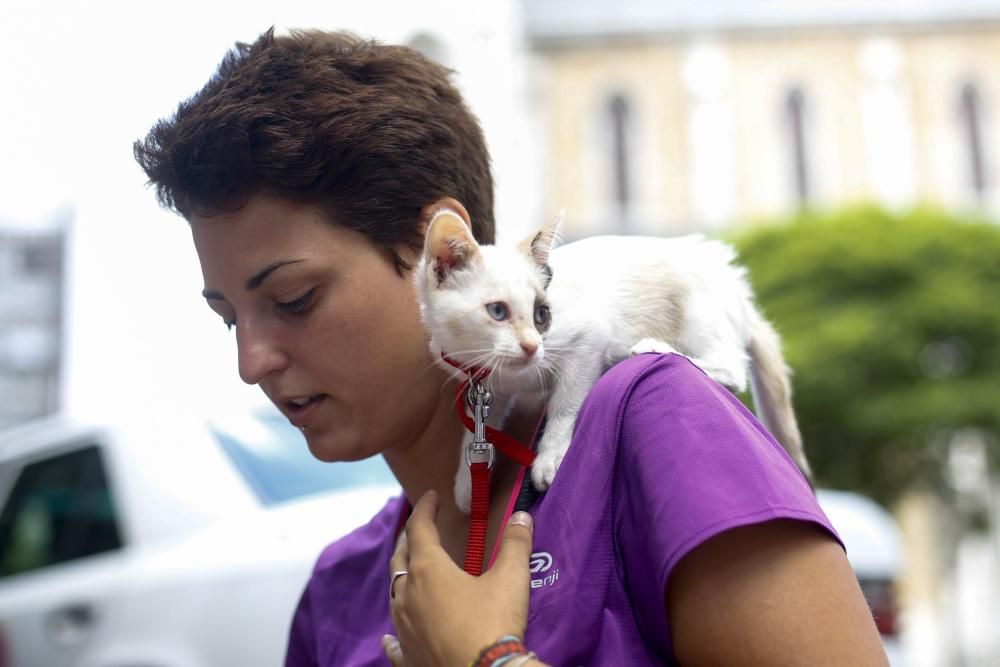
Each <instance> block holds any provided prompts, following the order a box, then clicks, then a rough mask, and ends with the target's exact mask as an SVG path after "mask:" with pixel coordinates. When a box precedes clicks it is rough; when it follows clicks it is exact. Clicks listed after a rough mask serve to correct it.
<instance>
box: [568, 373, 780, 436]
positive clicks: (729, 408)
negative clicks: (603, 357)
mask: <svg viewBox="0 0 1000 667" xmlns="http://www.w3.org/2000/svg"><path fill="white" fill-rule="evenodd" d="M719 420H735V421H737V422H745V423H749V424H752V425H753V428H755V429H756V430H757V435H759V436H762V437H766V438H770V435H769V434H767V431H766V430H764V429H763V427H762V426H760V425H759V424H757V423H756V420H755V418H754V417H753V415H752V413H750V411H749V410H747V409H746V407H745V406H744V405H743V404H742V403H741V402H740V400H739V399H738V398H737V397H736V396H734V395H733V394H732V392H730V391H729V390H728V389H726V388H725V387H724V386H722V385H721V384H719V383H718V382H716V381H715V380H713V379H712V378H710V377H709V376H708V375H706V374H705V372H704V371H703V370H701V369H700V368H698V367H697V366H696V365H695V364H694V363H692V362H691V360H690V359H688V358H687V357H685V356H683V355H681V354H640V355H636V356H634V357H630V358H629V359H626V360H624V361H622V362H620V363H618V364H616V365H614V366H612V367H611V368H610V369H609V370H608V371H607V372H606V373H605V374H604V375H603V376H601V378H600V379H599V380H598V382H597V383H596V384H595V385H594V387H593V388H592V389H591V391H590V392H589V394H588V396H587V400H586V401H585V402H584V404H583V406H582V407H581V410H580V416H579V419H578V422H581V423H585V422H589V423H590V426H591V429H593V427H594V426H596V425H598V424H600V425H603V426H605V427H606V428H607V429H611V430H613V435H614V436H615V438H614V439H615V440H616V441H617V440H618V439H619V438H620V437H621V436H622V435H623V427H632V428H634V427H637V426H638V427H642V428H647V429H653V430H676V429H675V428H674V427H675V426H677V423H678V422H682V423H683V424H684V425H685V427H686V428H687V429H694V430H695V431H697V430H699V429H700V428H701V426H702V425H703V424H702V422H708V423H712V422H716V423H717V422H718V421H719ZM606 435H607V436H611V435H612V433H611V432H610V431H609V432H608V433H607V434H606ZM774 445H775V446H777V443H774ZM779 448H780V447H779Z"/></svg>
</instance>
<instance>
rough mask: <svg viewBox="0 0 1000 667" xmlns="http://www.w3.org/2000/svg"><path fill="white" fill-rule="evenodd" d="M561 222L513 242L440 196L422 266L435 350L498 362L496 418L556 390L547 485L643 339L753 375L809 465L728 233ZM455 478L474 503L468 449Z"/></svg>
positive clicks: (764, 415)
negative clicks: (573, 234) (545, 323)
mask: <svg viewBox="0 0 1000 667" xmlns="http://www.w3.org/2000/svg"><path fill="white" fill-rule="evenodd" d="M557 225H558V221H557V220H554V221H552V222H550V223H549V224H548V225H546V226H545V227H544V228H543V229H542V230H541V231H540V232H539V233H538V234H536V235H534V236H533V237H531V238H530V239H527V240H526V241H524V242H522V243H520V244H518V245H517V246H511V247H506V246H491V245H482V246H480V245H479V244H477V243H476V241H475V240H474V239H473V238H472V236H471V234H470V232H469V230H468V227H467V226H466V225H465V223H464V222H463V221H462V220H461V218H460V217H459V216H458V215H457V214H456V213H454V212H452V211H450V210H447V209H445V210H443V211H440V212H438V214H436V215H435V217H434V218H433V219H432V221H431V223H430V226H429V228H428V232H427V237H426V241H425V246H424V254H423V257H422V258H421V260H420V263H419V264H418V266H417V269H416V272H415V274H416V275H415V281H416V287H417V293H418V300H419V302H420V308H421V314H422V317H423V320H424V323H425V325H426V327H427V330H428V332H429V333H430V337H431V343H430V345H431V351H432V353H433V354H434V355H435V356H439V355H440V354H441V352H444V353H446V354H447V355H448V356H449V357H450V358H452V359H454V360H455V361H458V362H460V363H462V364H465V365H476V366H482V367H488V368H490V369H492V372H491V374H490V376H489V378H488V387H489V389H490V391H491V392H492V393H493V395H494V409H493V416H492V418H491V420H490V421H491V425H493V426H494V427H499V426H500V425H501V424H502V420H503V417H504V415H505V412H506V410H507V409H508V408H509V406H510V404H511V402H512V401H513V400H515V399H516V400H517V401H522V402H524V401H526V402H528V403H529V404H534V405H539V406H540V405H541V404H542V403H545V402H546V401H547V403H548V408H547V422H546V427H545V433H544V435H543V437H542V439H541V441H540V442H539V445H538V450H537V458H536V460H535V464H534V466H533V467H532V480H533V482H534V484H535V486H536V487H537V488H538V489H539V490H545V489H547V488H548V487H549V485H550V484H551V483H552V481H553V479H554V478H555V475H556V471H557V470H558V468H559V465H560V463H561V461H562V458H563V456H564V455H565V453H566V450H567V449H568V448H569V443H570V438H571V436H572V434H573V426H574V423H575V420H576V415H577V412H578V410H579V409H580V406H581V405H582V403H583V400H584V398H585V397H586V395H587V393H588V392H589V391H590V389H591V387H592V386H593V385H594V383H595V382H597V380H598V378H599V377H600V376H601V374H602V373H603V372H604V371H605V370H607V368H609V367H610V366H611V365H613V364H615V363H617V362H619V361H621V360H623V359H625V358H627V357H628V356H630V355H633V354H641V353H644V352H677V353H680V354H684V355H686V356H687V357H689V358H690V359H691V360H692V361H693V362H694V363H695V364H696V365H697V366H699V367H700V368H701V369H702V370H704V371H705V373H707V374H708V375H709V376H711V377H712V378H714V379H715V380H717V381H719V382H720V383H722V384H724V385H726V386H728V387H730V388H732V389H734V390H736V391H742V390H744V389H745V388H746V386H747V382H748V378H749V381H750V384H751V386H752V388H753V396H754V402H755V405H756V407H757V414H758V416H759V417H760V419H761V421H762V422H763V423H764V425H765V426H766V427H767V428H768V429H769V430H770V432H771V433H772V434H773V435H774V436H775V438H776V439H777V440H778V442H780V443H781V444H782V445H783V446H784V447H785V449H786V450H787V451H788V453H789V454H790V455H791V457H792V459H793V460H794V461H795V463H796V464H797V465H798V466H799V468H800V469H801V470H802V472H803V473H804V474H805V475H806V476H807V477H809V476H810V475H811V473H810V469H809V464H808V462H807V461H806V458H805V454H804V452H803V449H802V443H801V437H800V435H799V430H798V425H797V424H796V421H795V414H794V412H793V411H792V406H791V387H790V383H789V370H788V367H787V366H786V365H785V362H784V359H783V357H782V354H781V347H780V341H779V339H778V336H777V334H776V333H775V331H774V329H773V328H772V327H771V325H770V324H768V322H767V321H766V320H765V319H764V318H763V317H762V316H761V314H760V312H759V311H758V310H757V308H756V307H755V305H754V302H753V295H752V293H751V289H750V286H749V284H748V282H747V279H746V272H745V270H744V269H743V268H742V267H739V266H737V265H736V264H734V260H735V259H736V255H735V252H734V251H733V250H732V248H731V247H730V246H728V245H726V244H724V243H722V242H719V241H711V240H705V239H704V238H702V237H700V236H687V237H681V238H669V239H667V238H651V237H623V236H604V237H594V238H588V239H584V240H582V241H577V242H575V243H570V244H568V245H563V246H560V247H558V248H555V249H552V243H553V239H554V236H555V231H556V227H557ZM547 267H550V269H551V273H549V269H548V268H547ZM550 275H551V282H548V278H549V276H550ZM547 283H548V284H547ZM490 303H503V304H505V305H506V306H507V309H508V311H509V317H508V318H506V319H504V320H499V321H498V320H497V319H494V317H492V316H490V314H489V313H488V311H487V307H486V306H487V304H490ZM539 304H548V307H549V309H550V313H551V324H550V325H549V327H548V330H547V331H545V330H544V329H545V327H537V326H536V324H535V321H534V311H535V308H536V306H538V305H539ZM540 328H541V329H542V331H540V330H539V329H540ZM449 368H451V367H450V366H449ZM452 370H454V369H452ZM748 371H749V373H748ZM463 452H464V448H463ZM455 492H456V500H457V501H458V502H459V506H460V507H463V509H467V508H468V499H469V474H468V469H467V466H466V465H465V459H464V453H463V456H462V458H461V461H460V464H459V470H458V474H457V476H456V487H455Z"/></svg>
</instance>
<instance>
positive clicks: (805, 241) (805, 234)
mask: <svg viewBox="0 0 1000 667" xmlns="http://www.w3.org/2000/svg"><path fill="white" fill-rule="evenodd" d="M733 241H734V243H735V245H736V246H737V248H738V249H739V251H740V256H741V260H742V261H743V263H744V264H745V265H746V266H747V267H748V268H749V270H750V276H751V280H752V283H753V285H754V289H755V291H756V293H757V297H758V301H759V303H760V305H761V307H762V309H763V311H764V313H765V314H766V316H767V317H768V318H769V319H770V320H771V321H772V322H773V323H774V324H775V326H776V328H777V329H778V331H779V332H780V333H781V335H782V339H783V342H784V349H785V355H786V358H787V360H788V363H789V365H791V367H792V368H793V371H794V374H795V375H794V387H795V409H796V413H797V415H798V418H799V422H800V426H801V428H802V432H803V439H804V442H805V445H806V451H807V454H808V456H809V457H810V460H811V461H812V463H813V465H814V468H815V471H816V475H817V480H818V482H819V484H820V485H821V486H831V487H836V488H848V489H855V490H859V491H861V492H863V493H867V494H868V495H871V496H873V497H875V498H878V499H880V500H882V501H883V502H891V501H892V500H893V499H894V498H896V497H897V496H898V494H899V493H900V492H901V491H902V490H904V489H906V488H907V487H909V486H911V485H914V484H934V485H935V486H936V485H937V483H939V482H940V481H941V480H940V475H941V472H940V471H941V466H942V459H943V456H942V454H943V452H941V451H940V447H936V446H935V443H936V442H940V441H941V440H942V439H946V438H944V436H946V434H948V433H949V432H951V431H953V430H954V429H958V428H966V427H974V428H979V429H983V430H984V431H986V432H988V433H992V434H1000V226H998V225H994V224H991V223H989V222H985V221H976V220H962V219H957V218H954V217H950V216H948V215H946V214H944V213H942V212H940V211H936V210H931V209H915V210H913V211H910V212H908V213H905V214H891V213H888V212H886V211H883V210H880V209H877V208H872V207H858V208H851V209H844V210H841V211H838V212H834V213H824V214H818V213H804V214H802V215H800V216H798V217H796V218H795V219H792V220H784V221H776V222H773V223H771V224H767V225H763V226H755V227H752V228H751V229H750V230H749V231H747V232H744V233H742V234H741V235H740V236H739V237H738V238H736V239H733ZM989 442H991V443H992V446H996V443H997V442H998V439H997V438H995V437H993V438H990V439H989ZM991 458H992V459H993V460H994V461H995V460H997V459H998V458H1000V457H998V456H997V452H996V451H993V452H992V453H991Z"/></svg>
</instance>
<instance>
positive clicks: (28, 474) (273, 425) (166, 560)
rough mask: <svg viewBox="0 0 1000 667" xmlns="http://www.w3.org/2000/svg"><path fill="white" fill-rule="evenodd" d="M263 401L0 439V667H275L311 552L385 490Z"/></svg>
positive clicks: (46, 426) (388, 487)
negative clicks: (193, 414) (324, 456)
mask: <svg viewBox="0 0 1000 667" xmlns="http://www.w3.org/2000/svg"><path fill="white" fill-rule="evenodd" d="M398 492H399V487H398V485H397V483H396V481H395V479H394V478H393V477H392V476H391V474H390V473H389V471H388V468H387V467H386V466H385V463H384V462H383V461H382V459H381V458H380V457H376V458H373V459H369V460H367V461H362V462H359V463H351V464H324V463H320V462H319V461H316V460H315V459H314V458H313V457H312V456H311V455H310V453H309V451H308V448H307V447H306V444H305V442H304V440H303V438H302V436H301V434H300V433H299V432H298V431H297V430H296V429H295V428H293V427H292V426H291V425H290V424H289V423H288V422H287V420H285V419H284V417H282V416H281V415H280V414H278V413H277V412H276V411H270V410H267V411H261V412H259V413H254V414H244V415H243V416H242V417H236V418H232V419H215V420H198V419H183V418H181V419H177V418H173V417H171V418H169V419H166V418H163V419H160V420H159V421H158V422H157V421H150V420H148V419H145V420H142V421H141V422H140V421H139V420H136V421H135V422H133V423H122V422H121V420H117V419H116V420H115V422H114V423H113V424H112V423H103V424H102V423H86V424H85V423H76V422H72V421H68V420H65V419H60V418H53V419H49V420H45V421H41V422H37V423H33V424H30V425H27V426H24V427H20V428H16V429H14V430H13V431H9V432H8V433H6V434H3V435H0V507H2V512H0V667H136V666H140V665H141V666H142V667H256V666H260V667H274V666H275V665H280V664H282V661H283V656H284V651H285V645H286V642H287V635H288V628H289V625H290V621H291V617H292V613H293V610H294V608H295V605H296V603H297V602H298V597H299V595H300V594H301V592H302V590H303V587H304V585H305V582H306V579H307V577H308V575H309V572H310V570H311V568H312V566H313V564H314V562H315V560H316V558H317V556H318V555H319V553H320V551H321V550H322V548H323V547H324V546H325V545H326V544H328V543H329V542H331V541H332V540H334V539H336V538H338V537H340V536H341V535H344V534H346V533H347V532H349V531H350V530H352V529H353V528H354V527H356V526H358V525H360V524H361V523H363V522H365V521H367V520H368V519H369V518H370V517H371V516H372V515H374V514H375V513H376V512H377V511H378V510H379V509H380V508H381V507H382V505H383V504H384V503H385V501H386V500H387V499H388V498H389V497H390V496H392V495H394V494H397V493H398Z"/></svg>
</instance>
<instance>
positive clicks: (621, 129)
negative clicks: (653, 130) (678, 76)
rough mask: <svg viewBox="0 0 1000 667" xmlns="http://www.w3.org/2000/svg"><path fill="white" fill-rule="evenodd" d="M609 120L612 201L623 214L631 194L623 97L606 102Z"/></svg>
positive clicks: (627, 111) (626, 108)
mask: <svg viewBox="0 0 1000 667" xmlns="http://www.w3.org/2000/svg"><path fill="white" fill-rule="evenodd" d="M608 114H609V116H610V119H611V164H612V181H613V194H614V201H615V204H617V207H618V210H619V212H621V213H623V214H624V213H625V212H626V211H628V208H629V201H630V199H631V194H632V193H631V192H630V188H629V168H628V163H629V145H628V136H629V124H630V123H631V118H630V114H631V111H630V109H629V103H628V100H626V99H625V96H624V95H613V96H612V97H611V99H610V100H609V101H608Z"/></svg>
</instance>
